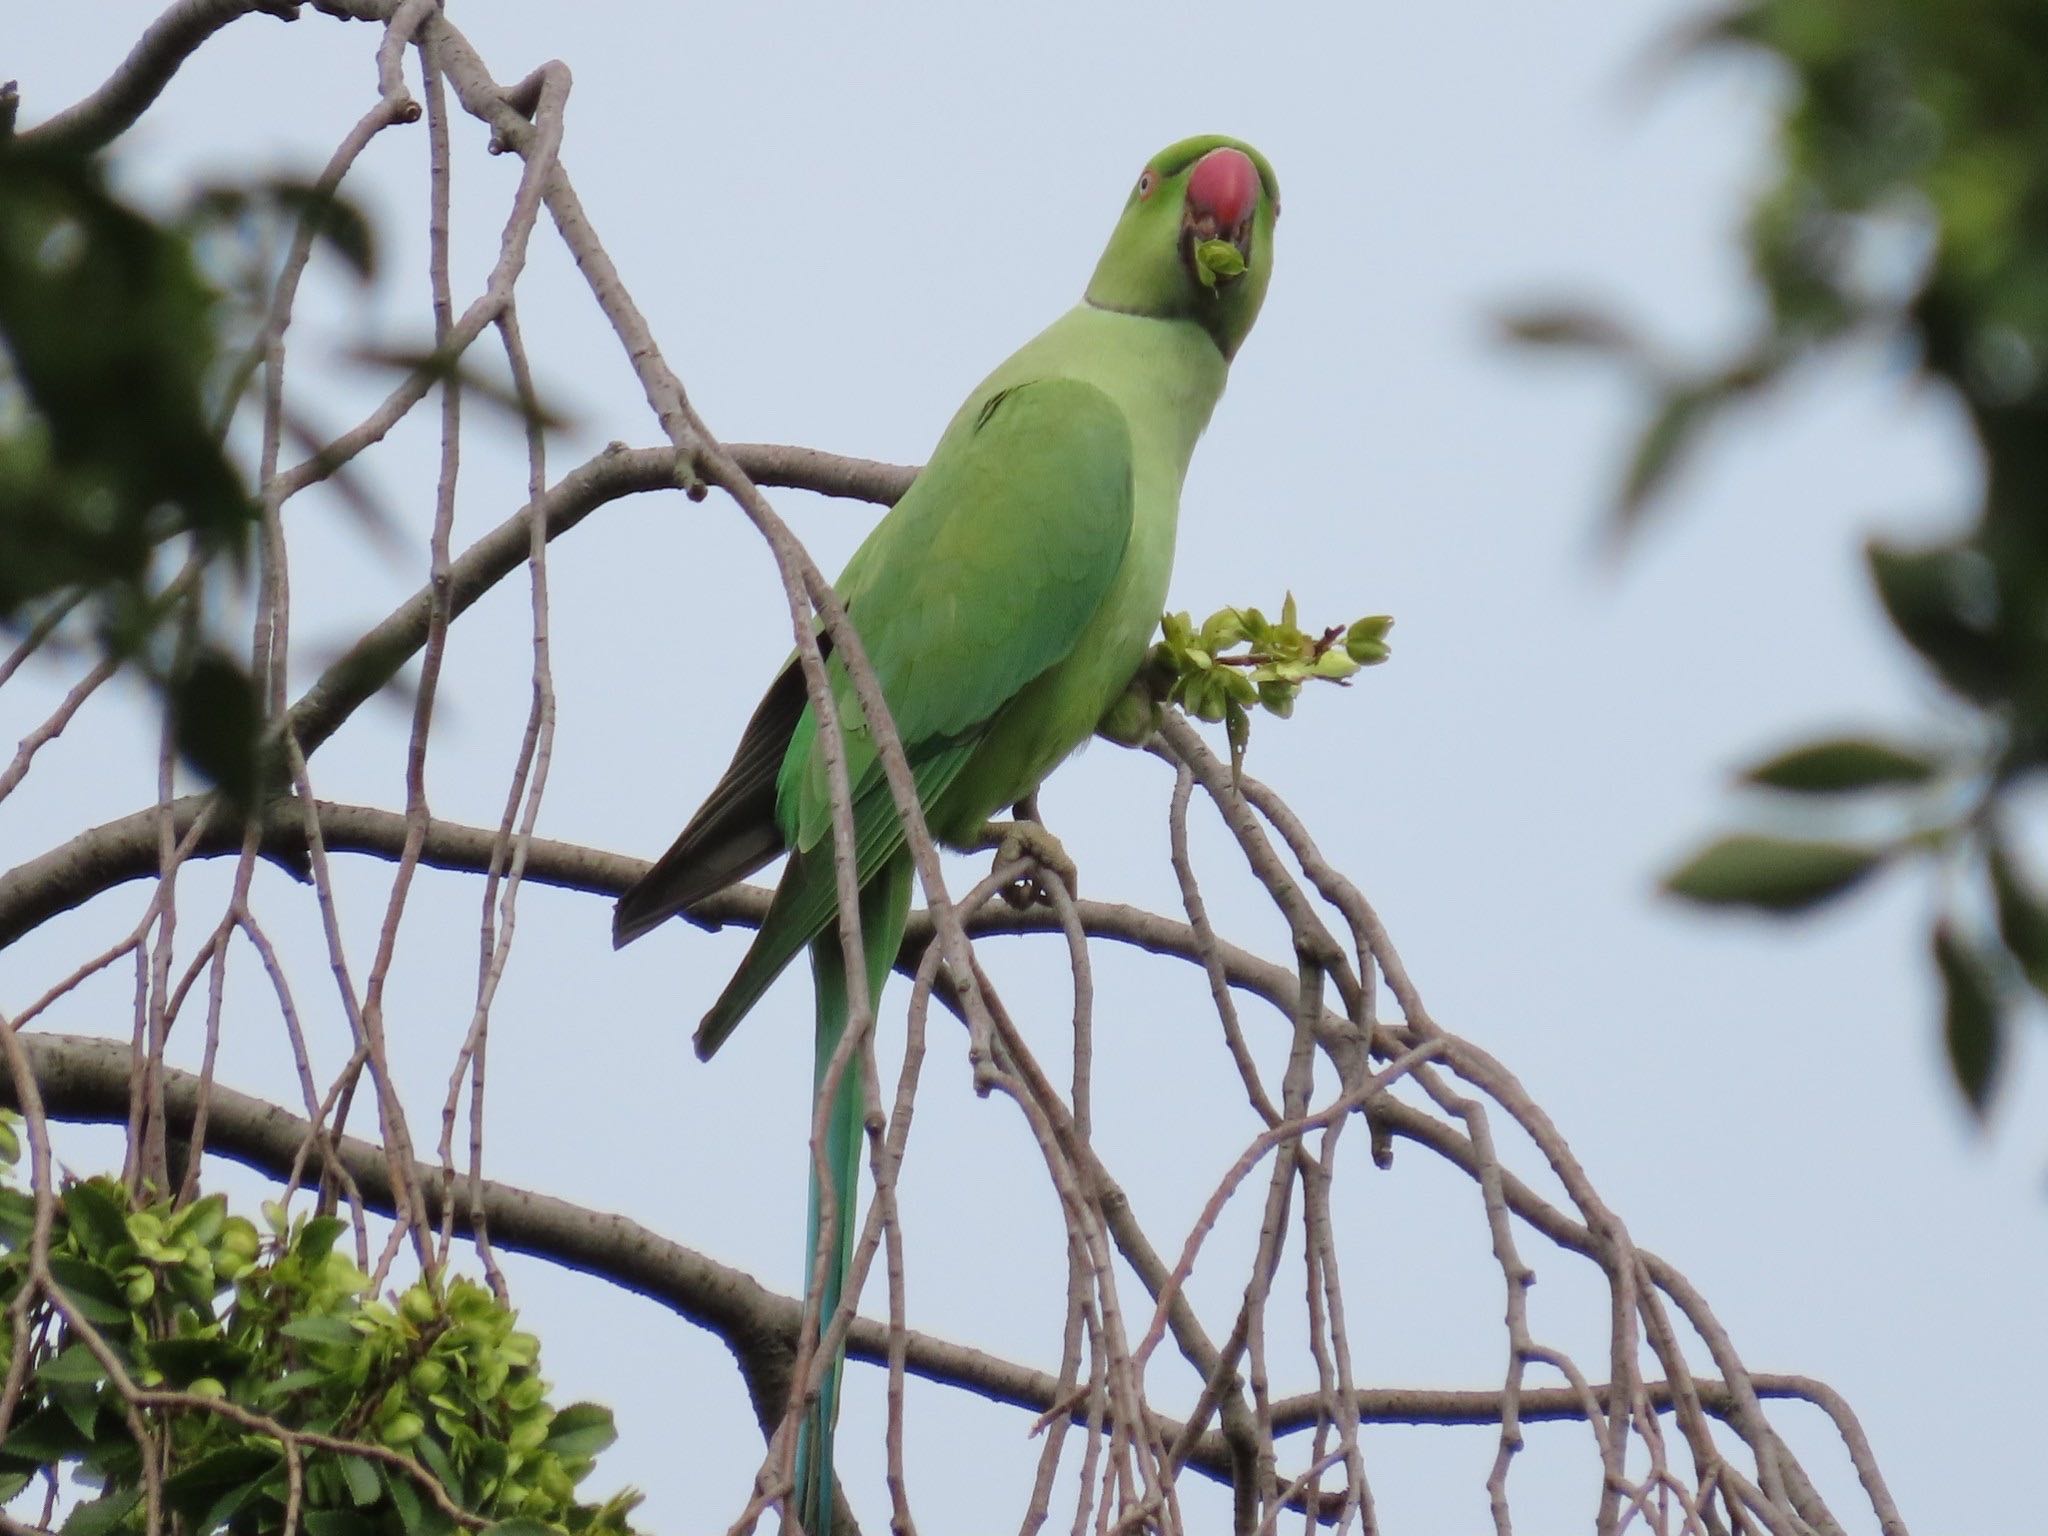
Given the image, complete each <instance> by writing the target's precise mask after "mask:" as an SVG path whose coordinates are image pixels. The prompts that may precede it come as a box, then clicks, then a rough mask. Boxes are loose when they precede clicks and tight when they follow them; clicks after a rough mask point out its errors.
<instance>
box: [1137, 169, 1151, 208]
mask: <svg viewBox="0 0 2048 1536" xmlns="http://www.w3.org/2000/svg"><path fill="white" fill-rule="evenodd" d="M1152 182H1153V176H1152V168H1151V167H1150V166H1147V167H1146V168H1145V174H1144V175H1142V176H1140V177H1139V178H1138V201H1139V202H1141V203H1142V202H1143V201H1144V200H1145V199H1146V198H1148V197H1150V196H1151V195H1152Z"/></svg>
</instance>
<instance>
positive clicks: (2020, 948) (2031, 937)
mask: <svg viewBox="0 0 2048 1536" xmlns="http://www.w3.org/2000/svg"><path fill="white" fill-rule="evenodd" d="M1988 862H1989V864H1990V868H1991V890H1992V894H1993V895H1994V896H1995V897H1996V898H1997V900H1998V933H1999V937H2001V938H2003V939H2004V940H2005V947H2006V948H2007V949H2008V950H2010V951H2012V957H2013V959H2015V960H2017V961H2018V962H2019V966H2020V970H2021V971H2022V972H2023V973H2024V974H2025V975H2026V978H2027V981H2028V983H2029V984H2030V985H2032V987H2033V988H2034V990H2035V991H2037V992H2040V993H2043V994H2044V995H2048V903H2044V902H2043V901H2042V900H2041V898H2040V896H2039V895H2038V894H2036V892H2035V891H2034V889H2033V887H2032V886H2031V885H2030V884H2029V882H2028V881H2027V878H2026V876H2025V875H2023V874H2021V873H2020V871H2019V869H2018V868H2017V867H2016V866H2015V865H2014V864H2013V861H2012V855H2011V854H2009V853H2008V852H2007V851H2006V849H2005V845H2004V844H2003V843H1998V842H1994V843H1992V845H1991V851H1990V857H1989V861H1988Z"/></svg>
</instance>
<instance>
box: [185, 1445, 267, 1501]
mask: <svg viewBox="0 0 2048 1536" xmlns="http://www.w3.org/2000/svg"><path fill="white" fill-rule="evenodd" d="M282 1459H283V1458H282V1456H281V1454H280V1453H279V1452H278V1451H276V1450H274V1449H270V1448H267V1447H264V1446H259V1445H231V1446H228V1447H226V1448H224V1449H222V1450H218V1451H215V1452H213V1453H212V1454H211V1455H209V1456H202V1457H200V1459H199V1460H197V1461H195V1462H193V1463H192V1464H191V1465H190V1466H188V1467H186V1468H184V1469H183V1470H182V1471H180V1472H177V1473H174V1474H173V1475H172V1476H170V1477H167V1478H165V1479H164V1498H165V1499H166V1500H167V1501H168V1502H169V1503H170V1505H171V1506H172V1508H174V1509H176V1510H177V1511H178V1512H179V1513H180V1514H183V1515H185V1516H187V1517H188V1518H196V1517H198V1516H199V1515H201V1514H203V1513H205V1512H206V1511H207V1510H208V1509H210V1508H212V1507H213V1504H214V1503H215V1501H216V1500H218V1499H220V1498H221V1497H223V1496H224V1495H227V1494H230V1493H234V1492H239V1491H241V1490H242V1489H245V1488H246V1489H248V1490H249V1491H251V1492H253V1491H254V1490H255V1485H257V1484H260V1483H261V1482H262V1480H263V1479H264V1478H265V1477H267V1476H269V1474H270V1473H271V1472H272V1471H274V1470H275V1469H276V1467H277V1465H278V1463H279V1462H280V1461H281V1460H282Z"/></svg>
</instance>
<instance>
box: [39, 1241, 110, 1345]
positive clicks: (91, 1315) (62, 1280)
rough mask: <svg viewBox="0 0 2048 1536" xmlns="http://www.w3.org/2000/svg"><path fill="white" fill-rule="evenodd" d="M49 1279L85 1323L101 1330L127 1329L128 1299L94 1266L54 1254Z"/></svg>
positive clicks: (68, 1256)
mask: <svg viewBox="0 0 2048 1536" xmlns="http://www.w3.org/2000/svg"><path fill="white" fill-rule="evenodd" d="M50 1277H51V1278H52V1279H53V1280H55V1281H56V1282H57V1288H58V1289H59V1290H61V1291H62V1292H63V1293H64V1297H65V1299H66V1300H67V1301H69V1302H70V1303H71V1305H73V1306H74V1307H76V1308H78V1310H79V1312H80V1313H81V1314H83V1315H84V1317H85V1320H86V1321H87V1322H89V1323H92V1324H94V1325H96V1326H98V1327H101V1328H122V1329H125V1328H126V1327H127V1326H128V1298H127V1296H126V1294H125V1293H124V1291H123V1289H122V1287H121V1285H120V1283H119V1282H117V1281H116V1280H115V1279H114V1277H113V1276H112V1275H109V1274H108V1273H107V1272H106V1271H105V1270H103V1269H101V1268H100V1267H99V1266H98V1265H97V1264H90V1263H87V1262H86V1261H85V1260H84V1259H77V1258H73V1257H71V1256H70V1255H69V1254H63V1253H53V1254H51V1255H50Z"/></svg>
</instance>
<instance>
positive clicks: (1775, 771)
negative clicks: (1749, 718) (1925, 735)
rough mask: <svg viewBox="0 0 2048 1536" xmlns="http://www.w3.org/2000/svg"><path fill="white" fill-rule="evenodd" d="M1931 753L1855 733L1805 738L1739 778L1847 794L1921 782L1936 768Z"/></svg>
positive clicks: (1806, 790) (1805, 790)
mask: <svg viewBox="0 0 2048 1536" xmlns="http://www.w3.org/2000/svg"><path fill="white" fill-rule="evenodd" d="M1939 766H1940V765H1939V764H1937V763H1936V762H1935V761H1934V760H1933V759H1932V758H1930V757H1927V756H1926V755H1924V754H1923V753H1919V752H1914V751H1911V750H1909V749H1907V748H1905V747H1896V746H1892V745H1890V744H1889V743H1886V742H1882V741H1872V740H1869V739H1866V738H1863V737H1857V736H1836V737H1830V738H1828V739H1827V740H1824V741H1813V742H1808V743H1807V744H1806V745H1805V746H1802V747H1794V748H1793V749H1792V750H1791V751H1789V752H1782V753H1780V754H1779V755H1778V756H1776V757H1773V758H1769V759H1767V760H1766V761H1764V762H1761V763H1758V764H1757V765H1756V766H1755V767H1753V768H1750V769H1749V770H1747V771H1746V772H1745V773H1744V774H1743V775H1742V777H1743V780H1744V782H1746V783H1750V784H1760V785H1763V786H1764V787H1765V788H1768V789H1783V790H1790V791H1792V792H1793V793H1795V794H1803V795H1836V794H1849V793H1853V792H1855V791H1857V790H1866V789H1890V788H1896V787H1900V786H1905V785H1912V784H1925V783H1926V782H1927V781H1928V780H1929V779H1931V778H1933V777H1934V775H1935V773H1936V772H1937V770H1938V768H1939Z"/></svg>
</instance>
